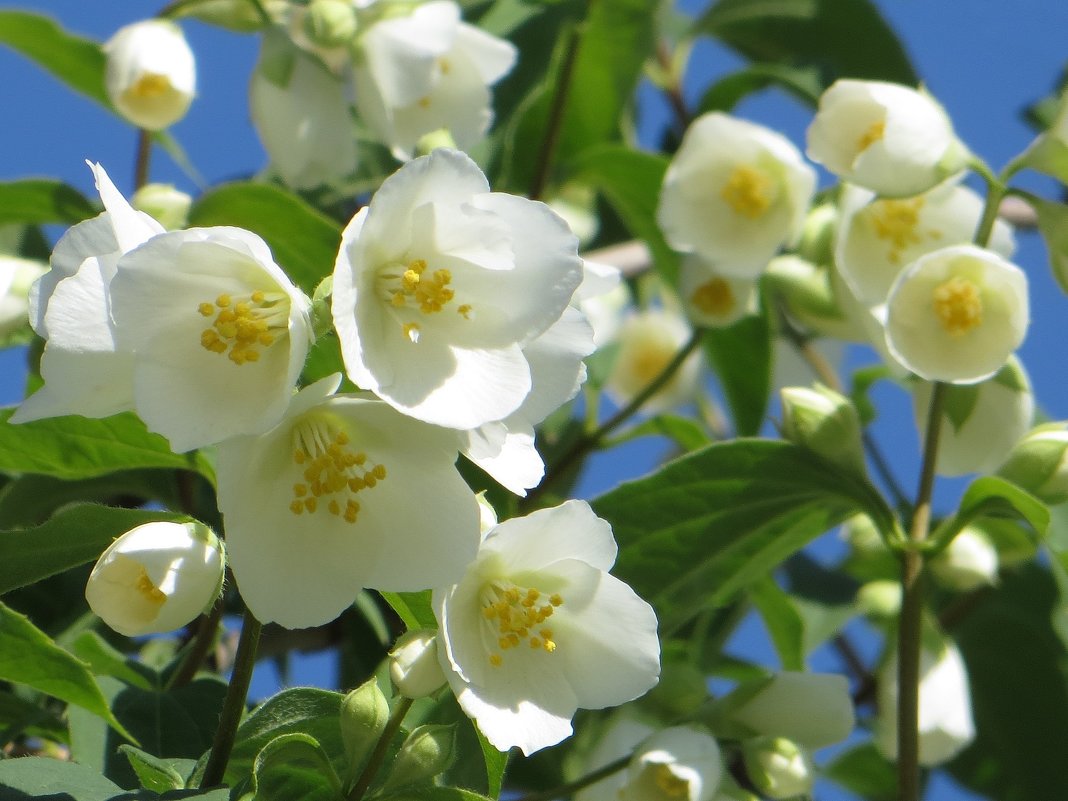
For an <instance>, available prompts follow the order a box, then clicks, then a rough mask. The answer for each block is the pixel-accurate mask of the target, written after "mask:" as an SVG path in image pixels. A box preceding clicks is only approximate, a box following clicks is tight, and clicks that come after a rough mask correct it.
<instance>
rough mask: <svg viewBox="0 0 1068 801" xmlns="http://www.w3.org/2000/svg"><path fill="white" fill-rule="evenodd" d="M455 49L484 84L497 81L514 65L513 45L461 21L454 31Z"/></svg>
mask: <svg viewBox="0 0 1068 801" xmlns="http://www.w3.org/2000/svg"><path fill="white" fill-rule="evenodd" d="M454 48H455V50H456V51H459V52H462V53H463V55H464V57H465V58H466V59H467V60H469V61H470V62H471V63H472V64H473V65H474V67H475V69H476V70H477V71H478V75H479V77H480V78H481V79H482V82H483V83H484V84H486V85H492V84H495V83H497V81H499V80H500V79H501V78H503V77H504V76H505V75H507V74H508V73H509V72H511V70H512V67H514V66H515V62H516V56H517V51H516V48H515V45H513V44H512V43H511V42H509V41H507V40H505V39H498V38H497V37H496V36H493V35H491V34H488V33H486V32H485V31H483V30H482V29H481V28H476V27H475V26H474V25H468V24H466V23H463V22H461V23H460V25H459V27H458V29H457V31H456V43H455V45H454Z"/></svg>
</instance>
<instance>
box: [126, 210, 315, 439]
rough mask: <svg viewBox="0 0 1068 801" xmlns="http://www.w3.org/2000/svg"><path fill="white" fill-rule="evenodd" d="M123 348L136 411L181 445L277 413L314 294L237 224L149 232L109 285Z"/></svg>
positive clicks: (293, 373) (297, 365)
mask: <svg viewBox="0 0 1068 801" xmlns="http://www.w3.org/2000/svg"><path fill="white" fill-rule="evenodd" d="M110 300H111V316H112V319H113V320H114V329H115V341H116V343H117V345H118V347H119V349H121V350H124V351H127V352H132V353H133V354H134V364H133V397H134V408H135V409H136V411H137V414H138V415H139V416H140V417H141V419H142V420H144V422H145V424H146V425H147V426H148V428H149V429H150V430H152V431H156V432H158V433H160V434H163V435H164V436H165V437H167V439H169V440H170V443H171V447H172V448H174V450H175V451H176V452H179V453H180V452H183V451H188V450H191V449H193V448H199V447H202V446H205V445H210V444H212V443H215V442H219V441H220V440H223V439H226V438H227V437H231V436H235V435H238V434H253V433H259V432H261V431H264V430H266V429H267V428H270V427H271V426H273V425H274V424H275V423H277V422H278V420H279V419H281V417H282V415H283V413H284V412H285V410H286V407H287V406H288V405H289V399H290V397H291V396H292V392H293V387H294V386H295V385H296V383H297V377H298V376H299V375H300V371H301V370H302V369H303V367H304V359H305V356H306V355H307V352H308V347H309V345H310V343H311V339H312V329H311V322H310V319H309V316H310V313H311V301H309V300H308V298H307V297H306V296H305V295H304V294H303V293H302V292H301V291H300V290H299V289H297V287H295V286H294V285H293V284H292V282H290V280H289V278H288V277H286V274H285V273H284V272H282V269H281V268H280V267H279V266H278V265H277V264H275V263H274V260H273V258H272V256H271V251H270V249H269V248H268V247H267V244H266V243H265V242H264V241H263V240H262V239H260V238H259V237H258V236H256V235H255V234H251V233H249V232H248V231H244V230H242V229H240V228H227V227H217V228H191V229H189V230H186V231H172V232H169V233H164V234H159V235H158V236H155V237H153V238H152V239H150V240H149V241H148V242H146V243H145V244H144V245H141V246H140V247H138V248H135V249H134V250H132V251H130V252H129V253H127V254H126V255H125V256H123V257H122V259H120V260H119V263H118V269H117V272H116V274H115V277H114V278H113V279H112V281H111V286H110Z"/></svg>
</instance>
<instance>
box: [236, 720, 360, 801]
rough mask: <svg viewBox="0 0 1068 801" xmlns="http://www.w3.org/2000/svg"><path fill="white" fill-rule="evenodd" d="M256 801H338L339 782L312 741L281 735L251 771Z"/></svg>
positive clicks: (322, 752) (302, 736) (296, 735)
mask: <svg viewBox="0 0 1068 801" xmlns="http://www.w3.org/2000/svg"><path fill="white" fill-rule="evenodd" d="M252 784H253V787H254V788H255V793H256V801H291V800H292V799H295V798H299V799H301V801H335V799H337V800H338V801H340V799H341V798H342V794H341V780H340V779H338V777H337V773H336V772H335V771H334V768H333V766H332V765H331V764H330V758H329V757H328V756H327V755H326V753H325V752H324V751H323V747H322V746H321V745H319V741H318V740H316V739H315V738H314V737H311V736H309V735H307V734H301V733H299V732H293V733H290V734H283V735H281V736H280V737H276V738H275V739H274V740H271V742H269V743H267V745H265V746H264V747H263V750H261V751H260V753H259V754H258V755H257V756H256V763H255V766H254V768H253V771H252Z"/></svg>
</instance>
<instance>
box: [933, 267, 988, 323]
mask: <svg viewBox="0 0 1068 801" xmlns="http://www.w3.org/2000/svg"><path fill="white" fill-rule="evenodd" d="M932 302H933V305H934V312H935V315H937V317H938V321H939V322H940V323H941V324H942V328H944V329H945V330H946V333H948V334H949V335H950V336H953V337H959V336H963V335H964V334H967V333H968V332H969V331H971V330H972V329H973V328H977V327H978V326H980V325H982V322H983V299H982V298H981V297H980V296H979V288H978V287H977V286H976V285H975V284H974V283H973V282H972V281H969V280H968V279H967V278H961V277H959V276H953V277H952V278H950V279H949V280H948V281H943V282H942V283H941V284H939V285H938V286H937V287H935V290H934V293H933V295H932Z"/></svg>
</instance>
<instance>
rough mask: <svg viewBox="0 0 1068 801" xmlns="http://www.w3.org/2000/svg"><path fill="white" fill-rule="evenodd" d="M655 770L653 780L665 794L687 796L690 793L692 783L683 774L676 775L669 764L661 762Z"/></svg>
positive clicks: (679, 796) (676, 796)
mask: <svg viewBox="0 0 1068 801" xmlns="http://www.w3.org/2000/svg"><path fill="white" fill-rule="evenodd" d="M653 770H654V771H655V775H654V776H653V781H654V782H656V786H657V787H658V788H659V789H660V790H661V791H663V793H664V795H666V796H668V797H669V798H685V797H686V796H687V795H689V792H690V783H689V782H688V781H687V780H686V779H684V778H682V777H681V776H676V775H675V772H674V771H673V770H671V767H670V766H669V765H665V764H663V763H661V764H659V765H657V766H656V767H655V768H653Z"/></svg>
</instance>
